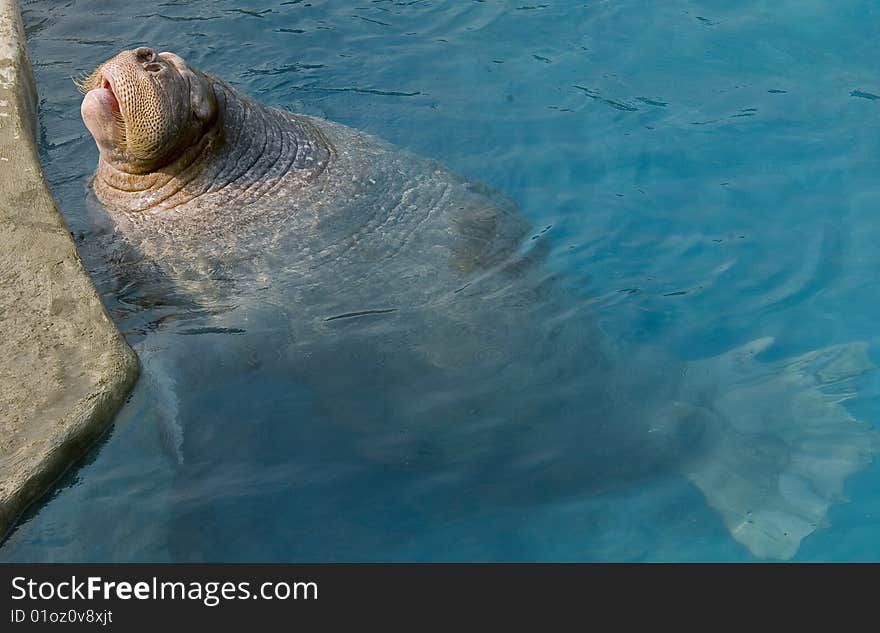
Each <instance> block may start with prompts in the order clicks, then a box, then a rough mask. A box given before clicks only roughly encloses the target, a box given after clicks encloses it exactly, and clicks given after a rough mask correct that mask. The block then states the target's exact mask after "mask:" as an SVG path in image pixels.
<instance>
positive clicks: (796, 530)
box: [685, 339, 880, 559]
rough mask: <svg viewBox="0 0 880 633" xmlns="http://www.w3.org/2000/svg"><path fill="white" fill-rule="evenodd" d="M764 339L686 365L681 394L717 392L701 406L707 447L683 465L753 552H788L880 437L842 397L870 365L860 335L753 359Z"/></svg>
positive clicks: (821, 520)
mask: <svg viewBox="0 0 880 633" xmlns="http://www.w3.org/2000/svg"><path fill="white" fill-rule="evenodd" d="M771 342H772V339H761V340H758V341H754V342H753V343H750V344H748V345H746V346H744V347H741V348H738V349H735V350H733V351H731V352H728V353H727V354H724V355H722V356H719V357H717V358H714V359H709V360H705V361H700V362H697V363H693V364H691V365H689V367H688V373H687V376H686V379H685V383H686V386H685V389H687V390H688V391H690V390H694V391H691V393H690V394H688V395H691V396H693V395H695V394H696V393H697V392H698V391H699V392H701V393H703V394H705V393H707V392H706V391H704V389H705V388H706V387H707V386H709V387H714V388H716V389H718V391H716V392H715V393H719V394H720V395H718V397H716V398H715V399H714V401H713V402H711V404H710V405H709V406H708V407H707V409H708V412H707V413H706V414H707V415H708V416H709V417H711V421H710V423H708V424H706V427H705V428H706V431H707V437H706V441H707V443H708V446H707V450H705V451H701V452H700V456H699V458H698V459H696V460H693V461H691V462H689V463H688V464H687V466H686V468H685V473H686V475H687V476H688V478H689V479H690V480H691V481H692V482H693V483H694V484H695V485H696V486H697V487H698V488H699V489H700V490H701V491H702V492H703V494H704V495H705V497H706V499H707V501H708V502H709V504H710V505H711V506H712V507H713V508H714V509H715V510H717V511H718V512H719V513H720V514H721V516H722V518H723V520H724V523H725V524H726V525H727V527H728V529H729V530H730V533H731V534H732V535H733V537H734V538H735V539H736V540H737V541H739V542H740V543H742V544H743V545H744V546H745V547H746V548H748V550H749V551H750V552H751V553H752V554H754V555H755V556H758V557H761V558H779V559H789V558H791V557H792V556H794V554H795V553H796V552H797V550H798V547H799V546H800V542H801V540H802V539H804V538H805V537H806V536H807V535H809V534H810V533H812V532H813V531H814V530H815V529H816V528H817V527H820V526H822V525H824V524H825V523H826V514H827V511H828V508H829V506H830V505H831V504H832V503H834V502H835V501H840V500H841V499H842V493H843V486H844V481H845V480H846V478H847V477H848V476H849V475H850V474H852V473H854V472H856V471H858V470H860V469H861V468H863V467H865V466H866V465H867V464H868V463H869V462H870V461H871V459H872V455H873V453H874V452H875V451H876V450H877V449H878V446H880V444H878V433H877V431H875V430H874V429H872V428H871V427H870V426H869V425H868V424H865V423H863V422H859V421H857V420H855V419H854V418H853V417H852V416H851V415H850V414H849V412H848V411H847V410H846V409H845V408H844V407H843V406H842V404H841V403H842V402H843V401H844V400H846V399H848V398H850V397H852V396H854V395H855V393H854V389H853V384H852V383H853V380H854V379H855V378H856V377H857V376H859V375H861V374H863V373H865V372H867V371H869V370H871V369H874V365H873V363H871V361H870V360H869V358H868V356H867V352H866V350H867V344H864V343H851V344H846V345H839V346H835V347H829V348H826V349H822V350H818V351H814V352H810V353H808V354H805V355H803V356H800V357H798V358H795V359H789V360H785V361H781V362H778V363H772V364H762V363H759V362H756V361H754V359H753V356H754V355H755V354H757V353H758V352H760V351H762V350H763V349H765V348H766V347H767V346H769V345H770V343H771ZM706 381H710V382H711V383H714V384H713V385H707V384H706ZM710 393H711V392H710ZM691 402H693V400H691ZM704 411H705V409H704Z"/></svg>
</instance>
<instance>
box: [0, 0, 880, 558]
mask: <svg viewBox="0 0 880 633" xmlns="http://www.w3.org/2000/svg"><path fill="white" fill-rule="evenodd" d="M22 5H23V6H22V9H23V16H24V19H25V23H26V29H27V34H28V38H29V45H30V50H31V56H32V60H33V64H34V68H35V71H36V75H37V81H38V87H39V92H40V97H41V103H40V143H41V159H42V161H43V165H44V168H45V171H46V175H47V178H48V180H49V182H50V185H51V186H52V189H53V192H54V194H55V196H56V198H57V199H58V201H59V204H60V206H61V208H62V209H63V212H64V214H65V217H66V219H67V222H68V224H69V226H70V229H71V231H72V233H73V234H74V236H75V238H76V239H77V240H78V242H79V243H80V246H81V251H82V252H83V256H84V258H85V260H86V264H87V266H88V267H89V269H90V272H91V273H92V275H93V277H94V278H95V280H96V282H97V284H98V286H99V289H100V290H101V291H102V293H103V294H104V298H105V302H106V304H107V306H108V308H109V310H110V312H111V314H112V316H113V317H114V319H115V320H116V321H117V323H119V324H120V327H121V328H122V329H123V331H124V332H125V334H126V336H127V338H128V340H129V341H130V342H131V343H132V344H133V345H136V346H140V349H146V350H147V351H149V350H150V348H151V346H156V345H159V343H158V342H159V341H162V340H167V339H162V338H161V337H163V336H166V337H167V336H170V334H167V331H168V330H165V329H163V327H162V326H161V323H162V317H163V316H164V314H165V313H163V312H162V311H161V310H157V311H156V312H155V313H151V312H150V311H149V310H147V311H144V310H141V309H139V308H138V309H136V308H135V307H133V306H132V305H131V304H129V303H127V302H126V300H125V294H126V293H125V289H120V288H119V287H118V286H117V285H115V284H114V281H113V276H112V274H111V272H112V271H111V270H110V265H109V264H108V263H107V262H105V261H103V260H102V258H101V253H97V252H93V251H90V250H89V244H90V243H93V242H94V238H95V236H97V235H98V234H100V233H101V232H104V231H106V230H107V223H106V220H105V219H104V218H103V217H102V215H101V214H100V213H98V212H97V211H96V210H95V209H94V208H93V207H91V206H89V204H88V203H87V196H86V193H87V187H88V180H89V177H90V175H91V173H92V171H93V169H94V166H95V164H96V160H97V152H96V150H95V148H94V144H93V142H92V140H91V138H90V137H89V135H88V134H87V132H86V130H85V128H84V126H83V125H82V123H81V120H80V118H79V101H80V95H79V94H78V93H77V92H76V90H75V88H74V86H73V84H72V83H71V82H70V80H69V78H70V77H71V76H76V75H78V74H80V73H82V72H88V71H90V70H91V69H92V68H94V67H95V66H96V65H97V64H98V63H100V62H101V61H103V60H105V59H106V58H108V57H111V56H112V55H114V54H115V53H116V52H118V51H119V50H121V49H124V48H134V47H136V46H140V45H148V46H152V47H154V48H156V49H157V50H171V51H175V52H177V53H179V54H180V55H182V56H183V57H184V58H186V59H187V60H188V61H189V62H190V63H191V64H193V65H195V66H197V67H200V68H202V69H204V70H207V71H210V72H213V73H216V74H219V75H222V76H223V77H225V78H227V79H228V80H230V81H231V82H232V83H233V84H235V85H236V86H237V87H239V88H240V89H242V90H244V91H246V92H249V93H251V94H253V95H255V96H257V97H258V98H259V99H260V100H262V101H263V102H265V103H268V104H271V105H274V106H277V107H282V108H287V109H290V110H294V111H298V112H304V113H308V114H314V115H318V116H321V117H325V118H329V119H332V120H336V121H339V122H342V123H345V124H347V125H350V126H352V127H355V128H358V129H363V130H366V131H368V132H370V133H373V134H375V135H377V136H380V137H382V138H385V139H387V140H389V141H391V142H393V143H395V144H397V145H399V146H401V147H404V148H406V149H408V150H411V151H414V152H416V153H419V154H422V155H425V156H430V157H433V158H436V159H438V160H440V161H442V162H443V163H444V164H446V165H447V166H449V167H450V168H452V169H454V170H455V171H457V172H459V173H461V174H464V175H466V176H468V177H470V178H473V179H475V180H479V181H482V182H485V183H487V184H488V185H489V186H491V187H493V188H495V189H497V190H499V191H502V192H504V193H505V194H506V195H508V196H510V197H511V198H512V199H514V200H515V201H516V202H517V204H518V205H519V207H520V208H521V209H522V212H523V214H524V215H525V216H526V217H527V218H528V219H529V221H530V222H531V223H532V224H533V225H534V226H535V227H536V229H535V232H536V235H540V236H541V237H540V239H543V240H546V241H547V242H548V244H549V247H550V256H549V261H548V266H549V267H550V268H551V269H554V270H557V271H559V272H560V273H562V274H563V275H564V276H565V278H566V280H567V282H566V283H568V284H570V285H571V286H572V287H574V288H577V289H578V291H580V292H583V293H584V294H585V296H588V297H589V298H590V303H591V307H592V310H593V312H594V314H595V319H596V323H597V325H598V327H600V328H601V330H602V331H603V332H604V333H605V334H606V335H607V336H608V337H609V339H610V340H615V341H620V342H622V343H626V344H633V345H644V346H656V347H658V348H662V349H664V350H666V351H668V352H669V353H670V354H672V355H673V356H675V357H677V358H679V359H681V360H683V361H687V360H692V359H701V358H707V357H711V356H714V355H717V354H720V353H722V352H724V351H726V350H729V349H732V348H734V347H737V346H739V345H743V344H745V343H747V342H749V341H751V340H754V339H757V338H761V337H774V339H775V342H774V344H773V346H772V347H771V348H770V349H769V350H767V352H765V354H764V355H763V359H764V360H765V361H768V362H769V361H772V360H773V359H779V358H785V357H793V356H798V355H800V354H804V353H807V352H809V351H811V350H815V349H819V348H823V347H826V346H830V345H835V344H842V343H848V342H853V341H867V342H868V343H869V344H870V346H871V347H870V353H871V354H872V356H873V357H874V358H878V356H877V354H876V351H875V347H876V336H875V330H876V326H875V324H876V323H877V322H878V321H880V302H878V301H877V300H876V297H877V296H880V294H878V292H880V284H878V278H877V274H876V271H877V270H878V269H880V256H878V253H877V248H876V245H877V244H878V243H880V225H878V223H877V222H876V221H875V213H876V210H877V208H878V206H880V185H878V184H877V182H878V181H877V176H876V175H877V173H878V156H880V152H878V150H880V134H878V132H880V129H878V128H880V125H878V114H880V76H878V74H877V70H876V64H875V63H874V61H873V60H876V59H878V56H880V42H878V40H877V38H876V33H875V29H874V26H875V25H876V24H877V19H878V17H880V8H878V7H876V5H875V4H874V3H871V2H867V1H866V0H849V1H847V0H844V1H842V2H837V3H825V2H814V1H807V2H805V1H803V0H797V1H796V0H783V1H780V2H776V3H769V4H768V3H766V2H759V1H757V0H755V1H746V2H730V1H722V0H716V1H708V0H707V1H702V2H696V1H685V0H672V1H669V2H663V3H645V2H640V1H635V0H634V1H625V0H620V1H615V2H607V1H604V2H598V1H597V2H562V1H554V0H541V3H534V4H531V3H529V2H523V1H519V2H517V1H513V2H504V1H497V2H493V1H488V2H428V1H424V2H419V1H415V2H394V1H391V0H388V1H381V0H380V1H373V2H362V3H347V2H320V1H318V0H313V1H311V2H304V1H295V0H294V1H287V2H277V1H276V2H268V1H258V0H206V1H203V2H185V1H180V2H174V1H170V2H163V3H143V2H141V3H130V2H116V1H106V0H100V1H99V0H94V1H73V0H71V1H68V2H47V1H38V0H34V1H25V2H22ZM541 231H543V233H542V232H541ZM230 335H234V333H232V334H230ZM151 337H155V338H151ZM198 338H199V337H191V339H198ZM202 338H204V337H202ZM217 338H218V342H217V343H216V344H217V345H222V344H223V343H222V340H223V339H222V337H217ZM175 340H178V341H181V342H179V343H178V344H179V345H189V344H190V343H188V342H187V341H188V339H187V337H182V336H178V337H177V338H176V339H175ZM198 344H199V345H204V344H207V343H204V342H200V343H198ZM193 345H196V343H193ZM875 374H876V372H875V373H871V374H867V375H865V376H864V377H863V378H862V379H861V380H860V381H859V383H858V385H857V387H858V395H857V397H856V398H854V399H851V400H849V401H848V402H847V403H846V406H847V407H848V408H849V410H850V411H851V412H852V413H853V415H855V416H856V417H859V418H860V419H863V420H865V421H867V422H869V423H872V424H876V422H877V420H880V400H878V395H880V383H878V377H877V376H876V375H875ZM178 391H179V393H180V396H181V399H182V402H181V407H182V410H183V411H184V412H185V413H186V415H187V418H188V419H190V420H192V421H193V422H192V425H191V427H190V431H189V432H191V433H194V434H197V435H198V434H201V435H200V436H201V437H203V438H206V439H205V442H210V441H211V438H212V437H214V436H215V435H216V436H217V437H222V436H223V434H224V431H228V430H229V429H232V428H239V427H240V426H241V425H250V428H252V429H253V430H252V433H253V437H255V438H257V439H254V440H252V441H250V442H248V443H246V445H245V447H244V448H242V447H236V446H234V445H233V444H232V443H230V442H228V441H227V442H223V441H220V440H217V442H216V444H215V446H216V448H217V451H216V452H215V453H214V454H210V455H208V454H206V455H202V456H200V459H199V460H197V461H196V462H195V463H190V464H188V466H187V478H186V480H182V479H181V478H180V477H179V476H178V469H179V465H178V464H176V463H175V461H174V459H173V455H169V451H168V449H167V438H166V439H163V436H162V431H161V429H159V428H158V426H157V422H156V417H155V415H152V414H151V412H153V413H154V411H153V410H154V409H155V407H156V406H161V403H159V402H158V400H157V387H156V385H155V384H153V383H151V382H149V381H141V383H139V385H138V386H137V387H136V389H135V392H134V394H133V395H132V397H131V401H130V403H129V405H128V406H127V407H126V408H124V409H123V411H122V412H121V413H120V414H119V415H118V416H117V419H116V423H115V425H114V428H113V430H112V432H111V433H110V434H109V435H108V437H107V438H106V439H105V441H103V442H102V443H101V445H100V446H98V447H96V449H95V450H93V451H92V453H91V454H90V456H89V458H88V459H87V460H86V461H85V462H84V464H82V465H81V466H80V467H79V468H77V469H75V470H74V471H73V472H72V473H71V474H70V475H69V476H68V477H67V478H66V479H65V481H64V482H63V483H62V485H61V486H59V487H58V488H57V489H56V490H55V491H54V492H53V493H51V495H49V498H47V499H45V500H44V501H43V502H42V503H40V504H38V505H37V506H35V507H34V508H33V510H32V511H31V512H30V513H29V514H28V516H26V517H25V519H24V520H23V521H22V522H21V524H20V525H19V526H18V528H17V529H16V530H15V531H14V532H13V533H12V534H11V536H10V537H9V538H8V539H7V541H6V542H5V543H4V544H3V545H2V547H0V558H2V559H3V560H28V561H96V560H101V561H104V560H107V561H129V560H194V559H195V560H199V559H207V560H285V561H286V560H290V561H303V560H732V561H736V560H751V559H752V558H751V557H750V555H749V554H748V552H747V551H746V550H745V549H744V548H742V547H741V546H740V545H738V544H737V543H736V542H734V541H733V540H732V539H731V538H730V536H729V535H728V533H727V531H726V529H725V528H724V526H723V524H722V523H721V520H720V519H719V518H718V516H717V515H716V514H715V513H714V512H713V511H711V510H710V509H709V508H708V507H707V506H706V503H705V502H704V500H703V499H702V497H701V495H700V494H699V492H697V491H696V490H695V489H694V488H693V487H692V486H691V485H690V484H689V483H688V482H687V481H685V480H684V479H683V478H680V477H678V476H675V475H669V476H664V477H657V478H654V479H651V480H646V481H641V482H639V484H638V485H636V486H629V487H625V488H622V489H616V490H613V491H609V492H607V493H603V494H591V495H583V496H578V495H574V496H566V497H565V498H559V497H558V496H556V495H551V494H548V498H547V500H546V503H542V504H538V505H536V506H529V507H525V508H523V507H490V508H486V509H485V510H484V511H479V512H473V513H469V514H468V515H466V516H462V515H461V514H458V513H455V512H453V511H450V510H449V509H450V508H452V507H454V505H455V500H454V499H452V498H449V497H440V498H436V497H426V498H425V499H424V501H423V503H421V504H419V503H401V502H400V499H401V495H402V494H403V491H402V490H401V489H400V488H399V487H398V486H399V485H400V483H401V479H400V478H398V477H397V476H396V475H395V473H394V472H393V471H383V470H381V469H376V470H374V471H371V472H369V473H367V475H366V476H364V477H360V478H357V479H356V480H355V481H354V482H353V481H352V478H351V477H350V476H349V474H350V473H351V472H352V471H353V470H358V469H360V468H361V467H362V464H355V463H351V462H350V461H347V460H349V459H350V456H349V455H347V454H346V453H344V452H342V451H341V450H340V449H339V448H338V446H339V443H340V441H341V440H342V439H343V438H340V437H337V436H334V435H332V434H329V433H327V432H326V427H325V426H323V425H322V424H321V423H320V422H321V421H320V418H321V412H320V410H319V407H318V406H317V405H316V402H315V400H314V395H313V394H312V393H311V392H310V390H309V389H308V388H307V387H306V386H302V388H298V387H297V386H296V385H293V386H291V384H290V383H284V384H283V385H281V384H276V383H273V382H272V380H271V379H270V378H268V377H267V376H265V375H261V374H259V372H257V373H252V374H248V373H243V374H242V375H241V377H240V379H238V380H237V381H236V382H235V384H218V385H216V386H215V387H214V388H213V389H211V388H200V389H199V390H198V391H197V392H194V393H188V392H187V389H186V387H185V386H183V388H181V389H179V390H178ZM243 394H246V397H243ZM334 432H338V430H337V431H334ZM260 437H263V438H265V437H271V438H273V441H261V440H260V439H259V438H260ZM206 445H210V444H206ZM358 472H360V471H358ZM878 484H880V467H878V466H877V465H872V466H871V467H869V468H868V469H866V470H864V471H862V472H860V473H858V474H857V475H855V476H853V477H852V478H851V479H850V480H849V482H848V485H847V497H848V501H849V502H848V503H842V504H838V505H835V506H833V507H832V509H831V512H830V514H829V522H830V526H829V527H827V528H824V529H820V530H818V531H817V532H815V533H814V534H812V535H811V536H810V537H808V538H807V539H806V540H805V541H804V543H803V544H802V547H801V549H800V552H799V553H798V556H797V558H796V559H797V560H835V561H850V560H877V559H880V539H878V538H876V536H877V534H878V533H880V524H878V520H880V485H878Z"/></svg>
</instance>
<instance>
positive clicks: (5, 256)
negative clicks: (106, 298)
mask: <svg viewBox="0 0 880 633" xmlns="http://www.w3.org/2000/svg"><path fill="white" fill-rule="evenodd" d="M36 105H37V95H36V87H35V84H34V78H33V74H32V72H31V66H30V63H29V61H28V57H27V51H26V47H25V38H24V29H23V27H22V23H21V16H20V14H19V10H18V6H17V3H16V1H15V0H0V539H2V536H3V535H4V534H6V533H7V532H8V530H9V529H10V528H11V527H12V525H13V524H14V522H15V521H16V519H17V518H18V517H19V516H20V515H21V513H22V512H23V511H24V510H25V509H26V508H27V506H28V505H29V504H30V503H31V502H32V501H34V500H35V499H36V498H38V497H39V496H40V495H42V494H43V493H45V492H46V491H47V490H48V489H49V488H50V487H51V486H52V484H53V483H54V482H55V481H56V480H57V479H58V477H59V476H60V475H62V474H63V473H64V471H65V470H67V468H68V467H69V466H70V465H71V464H72V463H74V462H75V461H76V460H78V459H79V458H80V457H82V456H83V454H84V453H85V452H86V451H87V450H88V448H89V447H90V446H91V445H92V444H93V443H94V442H95V441H96V440H97V439H98V438H99V437H100V436H101V434H102V433H103V432H104V431H105V430H106V428H107V427H108V425H109V424H110V421H111V419H112V416H113V414H114V413H115V412H116V410H117V409H118V408H119V406H120V405H121V404H122V402H123V401H124V399H125V397H126V395H127V394H128V392H129V390H130V389H131V387H132V385H133V384H134V381H135V380H136V378H137V359H136V357H135V355H134V352H132V351H131V348H129V347H128V345H127V344H126V343H125V341H124V340H123V338H122V336H121V335H120V334H119V332H118V331H117V329H116V327H115V325H114V324H113V322H112V321H111V320H110V318H109V317H108V316H107V313H106V311H105V309H104V306H103V304H102V303H101V299H100V297H99V296H98V294H97V292H96V290H95V287H94V285H93V284H92V282H91V280H90V279H89V277H88V275H87V274H86V272H85V271H84V269H83V266H82V262H81V261H80V259H79V256H78V255H77V252H76V248H75V246H74V243H73V240H72V239H71V237H70V232H69V231H68V229H67V226H66V225H65V223H64V220H63V219H62V217H61V214H60V213H59V212H58V208H57V207H56V205H55V202H54V201H53V199H52V195H51V193H50V192H49V188H48V187H47V185H46V182H45V180H44V179H43V173H42V170H41V169H40V163H39V159H38V157H37V150H36V140H35V138H36V134H35V130H36Z"/></svg>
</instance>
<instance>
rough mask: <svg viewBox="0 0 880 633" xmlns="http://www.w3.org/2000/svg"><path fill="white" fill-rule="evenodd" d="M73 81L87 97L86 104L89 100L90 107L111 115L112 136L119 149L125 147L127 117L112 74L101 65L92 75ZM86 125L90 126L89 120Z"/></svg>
mask: <svg viewBox="0 0 880 633" xmlns="http://www.w3.org/2000/svg"><path fill="white" fill-rule="evenodd" d="M73 82H74V84H76V87H77V88H78V89H79V91H80V92H82V93H83V94H84V95H85V97H86V98H85V99H84V100H83V104H84V105H85V104H86V103H87V102H88V103H89V104H90V106H89V107H90V108H95V107H97V111H104V112H105V113H106V115H109V120H110V127H111V129H112V132H111V138H112V140H113V142H114V143H115V145H116V146H117V148H118V149H125V147H126V145H127V141H128V134H127V129H126V125H125V117H124V116H123V113H122V108H121V106H120V104H119V99H118V97H117V96H116V95H117V92H116V88H115V86H114V82H113V78H112V77H110V74H109V73H106V72H104V69H103V67H101V66H99V67H98V68H96V69H95V71H94V72H93V73H92V74H91V75H89V76H87V77H85V78H82V79H74V80H73ZM93 111H94V110H93ZM86 125H87V126H88V122H87V123H86ZM90 130H91V128H90ZM93 135H94V132H93Z"/></svg>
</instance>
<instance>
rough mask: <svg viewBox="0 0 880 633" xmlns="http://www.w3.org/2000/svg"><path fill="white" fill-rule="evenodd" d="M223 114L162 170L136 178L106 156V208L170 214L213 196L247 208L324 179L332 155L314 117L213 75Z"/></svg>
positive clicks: (100, 181) (98, 185)
mask: <svg viewBox="0 0 880 633" xmlns="http://www.w3.org/2000/svg"><path fill="white" fill-rule="evenodd" d="M209 79H210V80H211V82H212V85H213V89H214V93H215V96H216V99H217V116H216V118H215V119H214V120H213V121H211V122H210V123H208V124H207V125H206V126H205V128H204V129H203V130H202V131H201V133H199V134H198V135H196V136H195V138H194V139H193V140H192V141H191V142H190V143H189V144H188V145H187V146H186V147H183V148H179V149H178V150H177V152H175V154H174V155H173V156H171V157H169V160H168V161H167V162H166V163H165V164H164V165H162V166H160V167H156V168H155V169H154V170H153V171H148V172H146V173H133V172H132V171H131V170H129V169H127V168H126V165H124V164H120V163H118V162H115V161H114V160H113V159H112V157H109V156H105V155H104V153H103V152H102V153H101V156H100V158H99V160H98V169H97V172H96V174H95V178H94V181H93V183H92V185H93V188H94V190H95V194H96V195H97V197H98V199H99V200H100V201H101V203H103V204H104V205H106V206H109V207H113V208H115V209H118V210H124V211H142V212H161V211H170V210H172V209H176V208H178V207H181V206H182V205H185V204H186V203H189V202H192V201H195V200H201V199H204V198H205V197H206V196H211V197H214V198H216V199H217V202H221V201H222V202H223V203H230V202H238V203H242V204H247V203H250V202H253V201H254V200H256V199H258V198H261V197H263V196H265V195H267V194H269V193H270V192H271V191H272V189H274V187H276V186H277V185H279V184H280V183H282V182H284V183H291V182H294V181H301V182H302V184H303V185H306V184H308V182H310V181H311V180H313V179H314V178H315V177H317V176H318V175H319V174H321V173H322V172H323V171H324V170H325V169H326V168H327V165H328V164H329V162H330V161H331V160H332V157H333V149H332V147H331V145H330V143H329V141H327V139H325V138H324V136H323V135H322V134H321V132H320V131H319V130H318V129H317V127H315V125H314V124H312V123H311V122H310V121H309V120H308V119H307V118H305V117H299V116H296V115H294V114H291V113H289V112H283V111H281V110H277V109H275V108H270V107H268V106H264V105H262V104H259V103H257V102H256V101H254V100H252V99H250V98H249V97H246V96H245V95H243V94H241V93H239V92H238V91H237V90H235V89H234V88H232V86H230V85H229V84H227V83H226V82H225V81H223V80H222V79H219V78H216V77H209Z"/></svg>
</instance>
